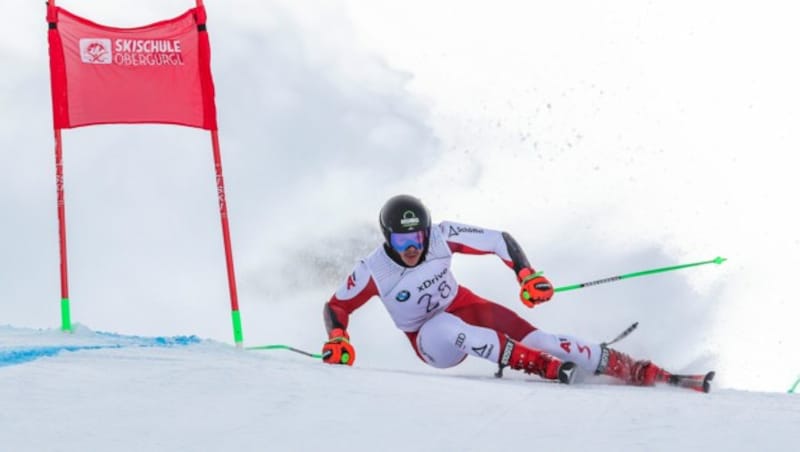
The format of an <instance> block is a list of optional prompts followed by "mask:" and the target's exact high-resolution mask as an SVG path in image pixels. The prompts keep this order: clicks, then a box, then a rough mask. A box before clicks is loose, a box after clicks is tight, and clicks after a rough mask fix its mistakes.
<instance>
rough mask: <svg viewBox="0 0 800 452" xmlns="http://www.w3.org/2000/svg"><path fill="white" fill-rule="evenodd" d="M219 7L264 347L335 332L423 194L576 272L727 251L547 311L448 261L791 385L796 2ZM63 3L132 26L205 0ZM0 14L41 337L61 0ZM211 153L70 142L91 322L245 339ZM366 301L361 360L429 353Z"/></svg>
mask: <svg viewBox="0 0 800 452" xmlns="http://www.w3.org/2000/svg"><path fill="white" fill-rule="evenodd" d="M205 3H206V6H207V8H208V10H209V17H210V18H209V30H210V32H211V43H212V54H213V56H212V64H213V69H214V76H215V82H216V85H217V105H218V108H219V111H220V129H221V130H220V131H221V136H222V151H223V160H224V162H225V172H226V183H227V184H228V200H229V208H230V209H231V212H230V213H231V223H232V228H233V242H234V255H235V258H236V263H237V272H238V282H239V288H240V295H241V300H240V302H241V305H242V315H243V319H244V323H245V325H244V326H245V331H244V332H245V339H246V341H247V342H249V343H250V344H255V343H261V342H284V341H288V342H294V343H296V344H298V345H305V346H307V347H312V348H313V347H316V346H317V343H318V342H319V341H320V340H322V338H323V337H324V333H323V331H322V325H321V320H320V311H321V305H322V303H323V302H324V300H325V299H326V298H327V297H328V296H329V294H330V293H331V292H332V291H333V290H334V289H335V287H336V284H337V281H338V279H339V278H340V277H342V276H343V275H345V274H346V273H347V272H348V271H349V268H350V266H351V265H352V262H353V260H354V259H355V258H356V257H357V256H358V255H359V254H361V253H363V252H365V251H367V250H368V249H369V248H370V247H371V246H374V244H375V243H377V242H376V240H377V231H376V230H375V229H376V228H375V225H374V222H375V216H376V212H377V209H378V208H379V207H380V205H381V203H382V201H383V200H384V199H385V198H386V197H388V196H389V195H391V194H394V193H396V192H398V191H405V192H411V193H415V194H417V195H418V196H421V197H422V198H423V199H424V200H426V201H427V202H428V203H429V204H430V206H431V207H432V209H433V214H434V219H435V220H437V219H445V218H446V219H451V220H457V221H463V222H467V223H474V224H478V225H481V226H485V227H492V228H497V229H504V230H508V231H509V232H511V233H512V234H514V235H515V236H516V237H517V238H518V239H519V241H520V242H521V243H522V244H523V246H524V247H525V248H526V250H527V252H528V255H529V257H530V258H531V261H532V263H533V264H534V265H535V266H536V267H537V268H539V269H541V270H544V271H545V273H546V274H547V275H548V276H550V277H551V279H553V281H554V283H555V284H556V285H557V286H560V285H567V284H572V283H577V282H582V281H586V280H592V279H598V278H602V277H605V276H611V275H616V274H621V273H627V272H632V271H638V270H642V269H647V268H654V267H661V266H666V265H675V264H678V263H683V262H693V261H699V260H706V259H712V258H714V257H716V256H717V255H722V256H724V257H727V258H729V259H730V261H729V262H728V263H726V264H724V265H723V266H721V267H716V266H714V267H701V268H698V269H691V270H685V271H682V272H679V273H672V274H664V275H659V276H652V277H647V278H641V279H637V280H630V281H625V282H620V283H615V284H610V285H607V286H603V287H596V288H591V289H585V290H582V291H576V292H571V293H565V294H561V295H559V296H557V297H556V299H554V300H553V302H552V303H550V304H548V305H546V306H543V307H541V308H539V309H537V311H536V312H530V311H523V310H522V308H521V306H518V305H519V303H518V302H517V301H516V295H515V287H514V283H513V277H512V276H511V275H510V274H508V272H507V271H505V270H504V268H502V265H499V263H498V262H497V261H496V260H492V259H491V258H473V259H469V258H462V259H459V260H457V262H456V265H457V268H456V270H457V271H458V272H459V273H458V274H459V275H460V276H461V278H460V280H461V282H462V283H464V284H465V285H468V286H470V287H471V288H473V289H476V290H479V291H480V292H481V293H482V294H484V295H486V296H489V297H492V298H495V299H498V300H502V302H503V303H504V304H506V305H507V306H512V307H515V309H517V308H518V309H520V311H519V312H520V313H522V314H524V315H526V316H527V317H528V318H530V319H531V320H532V321H533V322H534V323H535V324H537V325H539V326H541V327H542V328H544V329H547V330H557V331H563V332H568V333H573V334H575V335H577V336H584V337H587V338H592V339H596V340H598V341H599V340H603V339H608V338H609V337H611V336H613V335H614V334H616V333H617V332H618V330H621V329H622V328H624V327H625V326H626V325H627V324H629V323H631V322H633V321H637V320H638V321H640V322H641V324H642V326H641V328H640V331H638V332H637V333H635V335H634V336H632V337H631V338H630V339H626V342H625V343H623V344H624V346H623V348H627V349H628V350H629V351H630V352H631V353H635V354H637V355H640V356H647V357H652V358H653V359H655V360H657V361H659V362H660V363H662V364H664V365H665V366H666V367H668V368H670V367H672V368H680V369H684V368H692V366H698V365H702V366H706V365H715V366H716V367H717V369H718V370H719V371H720V376H719V381H720V384H722V385H729V386H732V387H740V388H749V389H768V390H776V391H781V390H785V389H786V388H787V387H788V386H789V385H790V384H791V383H792V382H793V381H794V377H795V376H796V375H797V373H798V372H800V359H798V358H797V354H796V353H794V349H795V348H796V346H797V344H798V340H799V339H800V333H798V330H797V328H796V322H797V319H798V317H800V316H798V308H797V307H796V302H795V300H794V299H793V297H792V296H791V294H792V291H791V284H792V282H793V279H794V273H795V269H797V268H799V267H800V257H798V256H800V240H799V239H798V237H797V232H796V231H798V230H800V224H798V223H800V221H799V220H798V219H797V215H795V214H794V210H795V207H794V205H795V204H796V202H795V193H796V192H797V191H798V190H797V189H798V187H797V185H798V182H797V179H796V177H795V167H794V165H792V164H791V163H790V162H791V159H792V158H793V157H792V154H793V152H795V151H796V149H797V148H798V143H800V140H799V139H798V135H797V134H798V131H797V128H796V127H792V126H793V125H794V122H795V121H794V118H795V117H796V114H795V110H796V108H797V107H796V106H797V105H798V104H800V103H799V102H800V88H798V87H797V84H796V80H798V79H800V73H798V72H800V70H799V69H798V65H797V64H796V62H795V59H794V58H792V57H791V55H792V54H793V53H794V44H795V43H796V42H798V36H797V35H798V33H800V32H798V31H797V28H796V27H795V26H794V25H793V23H792V20H793V17H796V16H795V15H793V14H792V12H793V11H792V10H791V8H790V5H791V3H788V2H786V3H781V2H761V3H759V4H758V5H757V6H756V5H754V4H753V5H752V6H750V5H746V4H739V3H737V4H734V5H731V4H729V3H725V2H705V3H702V4H695V3H690V2H678V3H676V2H670V3H669V4H660V3H642V2H632V1H631V2H616V3H614V4H613V5H607V4H603V5H600V4H597V3H596V2H571V3H568V4H563V3H561V4H558V5H554V4H551V3H550V2H493V3H492V4H491V7H489V6H488V3H485V2H450V1H443V2H435V3H433V4H430V3H428V2H425V3H423V2H415V1H411V2H408V1H406V2H374V1H345V2H325V4H320V3H318V2H288V1H285V2H258V1H249V2H247V1H232V2H224V6H221V5H222V3H218V2H215V1H207V2H205ZM59 4H60V5H62V6H65V7H67V8H68V9H70V10H71V11H73V12H75V13H78V14H83V15H85V16H88V17H90V18H93V19H95V20H97V21H99V22H105V23H110V24H114V25H120V26H133V25H140V24H142V23H146V22H150V21H154V20H159V19H163V18H165V17H170V16H173V15H177V14H178V13H180V12H182V11H184V10H185V9H187V8H189V7H191V6H192V4H193V3H192V2H183V1H180V2H179V1H168V2H164V1H161V2H158V1H137V2H123V1H121V2H115V3H113V4H112V3H110V2H89V1H77V0H75V1H63V2H59ZM0 5H2V6H7V7H6V8H5V10H6V11H12V12H11V15H12V17H11V18H9V20H8V22H9V24H10V25H9V26H8V27H4V28H3V29H2V30H0V42H2V44H0V61H2V66H3V68H4V77H3V78H2V79H1V80H0V117H2V118H3V119H4V120H3V121H2V122H0V159H2V160H1V161H0V167H3V168H13V169H14V170H13V171H11V172H9V173H7V174H6V177H5V178H4V180H3V181H2V186H3V190H2V194H0V209H2V211H4V212H7V214H6V215H4V218H5V221H4V222H3V226H2V227H1V228H2V229H0V231H1V232H2V238H0V244H1V245H2V248H0V256H3V261H2V263H0V269H1V270H2V272H1V274H2V276H0V283H1V284H0V291H2V293H0V297H2V300H3V301H2V302H1V303H0V323H7V324H12V325H20V326H36V327H48V326H53V325H54V324H57V322H58V317H57V316H58V267H57V265H58V256H57V250H58V249H57V241H56V238H57V235H56V224H57V223H56V217H55V189H54V182H53V173H54V168H53V163H52V160H53V158H52V138H51V136H52V132H51V127H52V126H51V123H50V120H51V119H50V100H49V95H48V93H49V91H48V90H49V85H48V83H49V81H48V73H47V54H46V40H45V24H44V19H43V14H44V8H43V6H42V5H41V4H39V3H36V4H34V3H29V4H27V3H26V4H25V6H20V5H18V4H17V2H14V1H13V0H0ZM11 6H14V7H13V8H12V7H11ZM245 11H246V13H245ZM208 143H209V142H208V138H207V137H206V136H205V135H204V134H203V133H201V132H198V131H194V130H185V129H178V128H167V127H148V126H142V127H138V128H136V127H100V128H95V129H81V130H75V131H67V132H65V149H66V152H67V155H66V178H67V179H66V180H67V219H68V231H69V234H70V236H69V240H70V269H71V284H72V285H71V298H72V300H73V312H74V317H75V319H76V321H78V322H82V323H85V324H87V325H90V326H91V327H93V328H95V329H104V330H112V331H122V332H128V333H132V334H179V333H181V334H186V333H194V334H200V335H202V336H204V337H213V338H217V339H219V340H225V341H230V340H231V337H230V336H231V334H230V322H229V320H228V319H229V314H228V311H227V309H228V305H227V287H226V281H225V278H224V266H223V263H224V259H223V256H222V250H221V244H220V242H221V239H220V237H219V219H218V217H216V214H217V212H216V209H215V203H216V198H215V196H214V184H213V167H212V165H211V157H210V151H209V150H208V147H209V144H208ZM23 151H24V152H23ZM370 305H374V306H367V307H365V308H364V309H363V310H362V311H361V312H359V313H358V316H357V318H354V322H353V327H352V328H353V329H354V334H355V335H357V336H360V337H363V338H364V339H363V341H364V344H363V345H362V347H364V348H365V351H364V352H363V353H362V354H361V356H365V358H364V359H366V360H367V362H368V363H369V362H370V361H369V360H370V359H372V360H374V361H373V362H374V363H379V364H385V363H396V364H395V365H397V366H400V367H403V366H411V365H413V364H412V363H411V362H409V361H408V359H409V358H408V357H407V354H406V353H403V352H407V350H404V349H400V348H401V347H407V345H406V344H405V343H404V341H405V339H404V338H403V337H402V335H400V334H399V333H395V332H392V333H389V332H388V331H389V330H390V322H389V321H388V317H387V316H386V314H385V313H384V312H382V308H381V307H380V306H378V303H377V302H373V303H370ZM367 342H369V343H367ZM396 349H398V351H397V353H398V355H395V354H394V350H396ZM386 350H392V352H391V353H389V352H386ZM412 358H413V357H412ZM694 370H697V369H694Z"/></svg>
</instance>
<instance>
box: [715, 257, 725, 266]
mask: <svg viewBox="0 0 800 452" xmlns="http://www.w3.org/2000/svg"><path fill="white" fill-rule="evenodd" d="M726 260H728V258H726V257H721V256H717V257H716V259H714V263H715V264H717V265H719V264H721V263H723V262H725V261H726Z"/></svg>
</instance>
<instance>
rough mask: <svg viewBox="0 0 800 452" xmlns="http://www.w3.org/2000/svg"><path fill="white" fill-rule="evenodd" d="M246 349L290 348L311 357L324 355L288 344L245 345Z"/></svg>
mask: <svg viewBox="0 0 800 452" xmlns="http://www.w3.org/2000/svg"><path fill="white" fill-rule="evenodd" d="M245 349H246V350H289V351H291V352H295V353H300V354H301V355H306V356H308V357H311V358H317V359H322V355H320V354H318V353H310V352H307V351H304V350H300V349H299V348H294V347H290V346H288V345H281V344H273V345H258V346H255V347H245Z"/></svg>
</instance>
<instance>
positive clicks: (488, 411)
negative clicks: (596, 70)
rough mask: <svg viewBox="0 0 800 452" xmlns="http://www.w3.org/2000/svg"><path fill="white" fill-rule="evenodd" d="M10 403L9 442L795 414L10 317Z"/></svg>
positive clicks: (344, 434)
mask: <svg viewBox="0 0 800 452" xmlns="http://www.w3.org/2000/svg"><path fill="white" fill-rule="evenodd" d="M23 355H24V356H27V358H29V360H22V359H15V358H14V357H15V356H17V357H19V356H23ZM483 364H484V366H486V363H483ZM484 369H485V367H484ZM0 400H2V402H3V409H2V410H0V438H2V448H3V450H11V451H15V452H28V451H31V452H41V451H48V452H68V451H83V450H114V451H120V452H124V451H140V450H152V451H197V450H204V451H222V450H237V451H242V452H247V451H263V450H270V451H303V452H305V451H318V450H326V449H330V448H332V447H337V448H342V447H346V448H347V450H352V451H373V450H376V448H379V449H380V450H385V451H407V450H415V451H421V452H425V451H440V450H458V451H476V452H478V451H486V450H514V449H515V448H519V447H520V444H536V445H537V447H538V448H542V449H547V450H562V451H584V450H587V448H590V449H591V450H597V451H602V452H605V451H620V450H652V451H669V450H682V451H707V450H726V451H751V450H754V449H758V450H763V451H784V450H791V448H792V446H791V445H792V444H794V443H795V442H796V440H797V433H796V431H797V423H798V421H800V408H798V403H797V397H796V395H789V394H780V393H767V392H751V391H739V390H733V389H721V390H714V391H712V392H711V393H709V394H701V393H698V392H694V391H690V390H685V389H680V388H672V387H656V388H633V387H626V386H618V385H611V384H607V382H602V381H589V382H584V383H582V384H580V385H573V386H563V385H559V384H554V383H550V382H546V381H544V380H541V379H538V378H536V377H524V376H521V375H519V374H517V373H516V372H513V373H512V372H506V374H505V376H504V378H503V379H501V380H499V379H496V378H494V377H492V376H491V373H487V372H482V373H481V372H473V371H469V370H465V369H464V368H455V369H448V370H445V371H442V370H438V369H432V368H428V367H426V366H425V365H424V364H422V363H418V364H417V365H416V366H414V367H411V368H408V369H397V368H396V367H393V366H389V367H384V366H375V365H360V364H357V365H356V366H355V367H347V366H327V365H321V364H320V363H319V362H316V361H314V360H312V359H310V358H307V357H305V356H302V355H299V354H295V353H291V352H287V351H277V350H275V351H264V352H262V351H245V350H241V349H237V348H235V347H233V346H231V345H229V344H224V343H221V342H216V341H209V340H204V339H202V338H198V337H197V336H177V337H172V336H166V337H165V336H126V335H119V334H112V333H103V332H97V331H92V330H90V329H88V328H78V329H77V330H76V332H75V333H73V334H70V335H64V334H63V333H61V331H59V330H58V329H49V330H45V329H27V328H16V327H8V326H0ZM665 413H669V415H665Z"/></svg>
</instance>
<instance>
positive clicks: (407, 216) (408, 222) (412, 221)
mask: <svg viewBox="0 0 800 452" xmlns="http://www.w3.org/2000/svg"><path fill="white" fill-rule="evenodd" d="M400 226H402V227H404V228H409V229H410V228H414V227H417V226H419V218H417V214H415V213H414V212H413V211H411V210H406V211H405V212H403V218H401V219H400Z"/></svg>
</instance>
